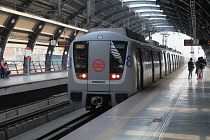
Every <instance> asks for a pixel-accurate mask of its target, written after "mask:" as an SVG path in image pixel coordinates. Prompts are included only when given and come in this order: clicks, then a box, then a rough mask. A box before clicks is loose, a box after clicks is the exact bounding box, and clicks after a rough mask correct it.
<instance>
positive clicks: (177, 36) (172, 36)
mask: <svg viewBox="0 0 210 140" xmlns="http://www.w3.org/2000/svg"><path fill="white" fill-rule="evenodd" d="M163 35H164V36H165V35H166V36H167V39H166V40H167V42H166V44H167V46H168V47H169V48H173V49H176V50H178V51H180V52H182V54H183V55H184V56H186V57H187V58H190V57H192V56H191V53H190V52H191V46H184V40H185V39H191V37H189V36H187V35H185V34H182V33H178V32H159V33H155V34H153V35H152V40H155V41H157V42H159V43H160V44H161V45H162V44H163ZM164 45H165V39H164ZM193 49H194V57H193V58H194V59H197V58H198V57H201V56H203V57H205V55H204V51H203V49H202V48H201V46H193Z"/></svg>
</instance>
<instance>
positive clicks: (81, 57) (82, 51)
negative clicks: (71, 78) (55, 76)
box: [73, 42, 88, 73]
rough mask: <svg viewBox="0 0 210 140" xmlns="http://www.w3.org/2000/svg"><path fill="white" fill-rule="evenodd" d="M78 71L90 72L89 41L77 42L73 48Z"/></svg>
mask: <svg viewBox="0 0 210 140" xmlns="http://www.w3.org/2000/svg"><path fill="white" fill-rule="evenodd" d="M73 49H74V50H73V57H74V67H75V72H76V73H88V42H75V43H74V48H73Z"/></svg>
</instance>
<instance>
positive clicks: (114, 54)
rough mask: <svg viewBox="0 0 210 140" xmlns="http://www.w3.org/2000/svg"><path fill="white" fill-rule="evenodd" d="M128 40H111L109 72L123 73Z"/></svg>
mask: <svg viewBox="0 0 210 140" xmlns="http://www.w3.org/2000/svg"><path fill="white" fill-rule="evenodd" d="M127 45H128V42H126V41H111V46H110V73H123V70H124V67H125V57H126V52H127Z"/></svg>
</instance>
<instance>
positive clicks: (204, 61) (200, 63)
mask: <svg viewBox="0 0 210 140" xmlns="http://www.w3.org/2000/svg"><path fill="white" fill-rule="evenodd" d="M205 66H206V60H204V59H203V57H200V61H199V67H200V70H201V79H203V69H205Z"/></svg>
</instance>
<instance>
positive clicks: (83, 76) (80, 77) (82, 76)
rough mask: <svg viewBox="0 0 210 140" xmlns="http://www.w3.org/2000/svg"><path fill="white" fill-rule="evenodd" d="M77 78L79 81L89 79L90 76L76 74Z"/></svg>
mask: <svg viewBox="0 0 210 140" xmlns="http://www.w3.org/2000/svg"><path fill="white" fill-rule="evenodd" d="M76 76H77V78H78V79H84V80H85V79H88V74H87V73H76Z"/></svg>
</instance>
